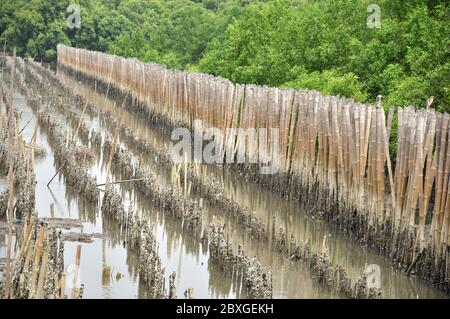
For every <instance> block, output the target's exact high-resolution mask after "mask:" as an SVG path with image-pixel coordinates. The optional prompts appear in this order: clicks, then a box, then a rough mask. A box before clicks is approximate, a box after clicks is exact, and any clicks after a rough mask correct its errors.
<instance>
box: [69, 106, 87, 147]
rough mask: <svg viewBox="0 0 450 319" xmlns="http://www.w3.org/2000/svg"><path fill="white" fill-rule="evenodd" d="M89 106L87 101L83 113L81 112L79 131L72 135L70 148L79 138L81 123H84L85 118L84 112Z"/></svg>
mask: <svg viewBox="0 0 450 319" xmlns="http://www.w3.org/2000/svg"><path fill="white" fill-rule="evenodd" d="M87 105H88V102H87V100H86V102H85V103H84V107H83V111H82V112H81V116H80V120H79V121H78V125H77V129H76V130H75V133H74V134H73V135H72V139H71V141H70V145H69V147H70V146H71V145H72V144H73V143H74V142H75V139H76V138H77V136H78V131H79V130H80V126H81V123H82V122H83V116H84V112H85V111H86V108H87Z"/></svg>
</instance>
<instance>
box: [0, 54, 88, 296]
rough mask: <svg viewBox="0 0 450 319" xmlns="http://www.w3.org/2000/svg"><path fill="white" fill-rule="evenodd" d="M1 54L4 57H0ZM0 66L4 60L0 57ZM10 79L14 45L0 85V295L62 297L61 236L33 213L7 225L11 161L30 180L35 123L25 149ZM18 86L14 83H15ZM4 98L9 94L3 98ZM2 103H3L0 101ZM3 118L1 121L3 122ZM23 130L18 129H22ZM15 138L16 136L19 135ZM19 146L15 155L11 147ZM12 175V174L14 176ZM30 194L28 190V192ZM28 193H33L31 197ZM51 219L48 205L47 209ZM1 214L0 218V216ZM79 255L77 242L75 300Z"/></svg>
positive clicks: (12, 192) (12, 198)
mask: <svg viewBox="0 0 450 319" xmlns="http://www.w3.org/2000/svg"><path fill="white" fill-rule="evenodd" d="M3 58H4V59H5V58H6V55H3ZM2 64H3V66H4V64H5V60H3V61H2ZM1 76H2V78H1V79H0V82H2V83H3V76H4V73H3V72H2V75H1ZM15 78H16V50H15V49H14V52H13V58H12V66H11V74H10V87H9V88H6V86H4V85H0V130H1V129H2V128H3V127H7V136H3V137H2V138H5V140H6V141H3V142H7V147H8V165H9V170H8V175H7V182H8V194H9V198H8V208H7V220H8V239H7V257H6V268H5V271H4V272H3V273H2V280H1V282H0V299H3V298H6V299H8V298H10V299H15V298H20V299H23V298H27V299H42V298H52V299H59V298H67V296H66V293H65V291H66V284H67V282H66V279H67V278H66V277H67V274H66V272H65V271H64V256H63V253H64V240H62V238H61V234H58V233H57V231H56V229H55V228H54V227H53V225H52V224H51V223H50V224H46V223H44V222H42V220H40V219H39V218H38V217H37V215H36V213H35V212H32V213H30V214H27V215H26V216H20V217H21V218H22V223H19V224H15V223H13V222H14V220H15V219H16V218H18V217H19V216H16V214H15V205H16V204H15V202H16V201H17V200H18V198H17V196H18V194H16V189H15V185H16V183H17V181H16V180H15V178H16V176H15V175H16V174H15V162H16V161H25V162H26V167H27V169H26V176H25V179H26V183H27V184H29V183H34V182H33V181H32V177H31V176H32V174H34V157H35V148H36V140H37V128H38V121H36V125H35V128H34V131H33V136H32V138H31V140H30V142H29V144H30V147H28V148H27V147H26V146H25V141H24V140H23V138H22V137H21V136H20V133H21V131H20V132H19V129H18V120H17V119H16V116H15V115H14V104H13V100H12V98H11V96H12V95H11V94H12V92H14V81H15ZM19 86H20V85H19ZM6 96H9V98H8V99H6ZM4 101H5V103H4ZM3 104H5V106H6V109H7V114H6V116H5V117H6V119H5V118H4V115H3V114H2V110H3ZM5 120H6V123H4V121H5ZM22 130H23V129H22ZM19 137H20V138H19ZM16 150H19V152H18V156H15V153H16V152H15V151H16ZM17 177H18V176H17ZM33 193H34V190H33ZM33 197H34V196H33ZM50 209H51V211H52V217H53V208H52V207H51V208H50ZM0 217H1V216H0ZM80 257H81V246H80V245H79V246H78V247H77V253H76V265H75V268H76V270H75V274H74V275H73V276H72V278H73V280H74V282H73V285H72V287H73V289H72V298H76V299H78V298H80V297H81V296H82V291H81V290H80V289H79V288H78V287H76V284H77V282H78V276H79V273H78V271H79V267H80Z"/></svg>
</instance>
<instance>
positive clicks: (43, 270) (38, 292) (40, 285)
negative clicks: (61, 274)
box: [35, 244, 50, 299]
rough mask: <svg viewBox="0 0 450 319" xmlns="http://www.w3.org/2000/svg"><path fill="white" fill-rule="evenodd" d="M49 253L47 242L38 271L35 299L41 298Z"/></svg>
mask: <svg viewBox="0 0 450 319" xmlns="http://www.w3.org/2000/svg"><path fill="white" fill-rule="evenodd" d="M49 253H50V245H49V244H47V248H46V249H45V253H44V256H43V257H42V264H41V269H40V273H39V279H38V284H37V290H36V296H35V298H36V299H42V298H43V289H44V283H45V279H46V277H47V264H48V255H49Z"/></svg>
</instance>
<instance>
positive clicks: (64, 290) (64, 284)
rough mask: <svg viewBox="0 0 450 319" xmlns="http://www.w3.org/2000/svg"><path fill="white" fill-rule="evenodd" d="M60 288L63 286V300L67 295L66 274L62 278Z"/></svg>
mask: <svg viewBox="0 0 450 319" xmlns="http://www.w3.org/2000/svg"><path fill="white" fill-rule="evenodd" d="M60 286H61V291H60V296H59V297H60V298H61V299H64V298H65V295H66V273H65V272H64V273H63V274H62V276H61V280H60Z"/></svg>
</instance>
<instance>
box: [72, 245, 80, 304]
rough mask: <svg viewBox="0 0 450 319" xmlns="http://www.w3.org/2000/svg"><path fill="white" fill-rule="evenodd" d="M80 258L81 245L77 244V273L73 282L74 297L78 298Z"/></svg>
mask: <svg viewBox="0 0 450 319" xmlns="http://www.w3.org/2000/svg"><path fill="white" fill-rule="evenodd" d="M80 260H81V245H78V246H77V252H76V257H75V273H74V276H73V282H72V299H78V295H79V288H78V276H79V275H80Z"/></svg>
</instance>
